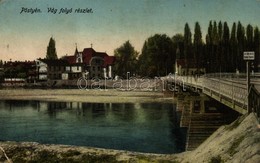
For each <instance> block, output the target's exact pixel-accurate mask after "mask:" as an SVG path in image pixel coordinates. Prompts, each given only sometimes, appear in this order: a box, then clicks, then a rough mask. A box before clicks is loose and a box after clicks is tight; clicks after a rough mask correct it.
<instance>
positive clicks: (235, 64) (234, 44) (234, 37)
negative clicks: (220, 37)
mask: <svg viewBox="0 0 260 163" xmlns="http://www.w3.org/2000/svg"><path fill="white" fill-rule="evenodd" d="M236 30H237V29H236V23H235V22H234V23H233V25H232V29H231V37H230V55H231V56H232V61H233V65H232V69H233V70H236V69H237V68H238V63H239V60H238V56H237V50H238V42H237V35H236Z"/></svg>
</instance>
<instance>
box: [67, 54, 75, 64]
mask: <svg viewBox="0 0 260 163" xmlns="http://www.w3.org/2000/svg"><path fill="white" fill-rule="evenodd" d="M64 59H66V60H67V61H68V62H69V63H70V64H74V63H76V57H75V56H73V55H72V56H66V57H65V58H64Z"/></svg>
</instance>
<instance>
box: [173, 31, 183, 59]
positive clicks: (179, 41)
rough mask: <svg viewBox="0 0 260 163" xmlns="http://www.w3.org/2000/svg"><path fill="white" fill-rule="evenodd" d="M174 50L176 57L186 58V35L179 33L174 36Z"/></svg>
mask: <svg viewBox="0 0 260 163" xmlns="http://www.w3.org/2000/svg"><path fill="white" fill-rule="evenodd" d="M172 43H173V52H174V53H175V56H176V59H184V37H183V35H182V34H180V33H178V34H176V35H174V36H173V37H172Z"/></svg>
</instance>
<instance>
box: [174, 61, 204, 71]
mask: <svg viewBox="0 0 260 163" xmlns="http://www.w3.org/2000/svg"><path fill="white" fill-rule="evenodd" d="M175 72H176V73H177V74H178V75H196V74H205V72H206V69H205V68H204V67H197V66H196V64H195V61H194V60H185V59H176V62H175Z"/></svg>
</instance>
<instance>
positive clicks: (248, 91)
mask: <svg viewBox="0 0 260 163" xmlns="http://www.w3.org/2000/svg"><path fill="white" fill-rule="evenodd" d="M246 71H247V72H246V74H247V77H246V78H247V84H246V85H247V113H248V114H249V113H251V112H252V109H251V107H250V98H249V93H250V61H246Z"/></svg>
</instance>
